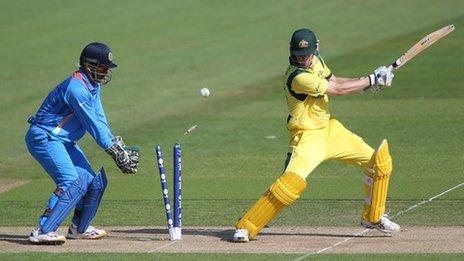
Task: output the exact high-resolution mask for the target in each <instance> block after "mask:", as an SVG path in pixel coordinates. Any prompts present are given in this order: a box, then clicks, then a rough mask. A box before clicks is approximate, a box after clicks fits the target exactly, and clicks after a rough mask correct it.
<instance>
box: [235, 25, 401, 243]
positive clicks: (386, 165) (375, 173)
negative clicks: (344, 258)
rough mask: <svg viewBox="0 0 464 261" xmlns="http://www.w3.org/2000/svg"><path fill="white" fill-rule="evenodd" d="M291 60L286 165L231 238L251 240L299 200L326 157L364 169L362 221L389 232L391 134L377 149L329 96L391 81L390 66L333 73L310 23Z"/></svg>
mask: <svg viewBox="0 0 464 261" xmlns="http://www.w3.org/2000/svg"><path fill="white" fill-rule="evenodd" d="M289 62H290V64H289V66H288V68H287V71H286V72H285V77H284V90H285V95H286V98H287V105H288V111H289V115H288V117H287V128H288V130H289V152H288V154H287V160H286V162H285V170H284V173H283V174H282V176H280V177H279V178H278V179H277V180H276V181H275V182H274V183H273V184H272V185H271V186H270V187H269V189H268V190H267V191H266V192H265V193H264V194H263V195H262V196H261V198H259V199H258V201H257V202H256V203H255V204H254V205H253V206H252V207H251V208H250V209H249V210H248V212H246V213H245V215H244V216H243V217H242V218H241V219H240V220H239V221H238V222H237V223H236V225H235V226H236V228H237V230H236V231H235V234H234V237H233V240H234V241H235V242H248V241H249V240H250V239H255V238H256V236H257V234H258V233H259V232H260V231H261V229H262V228H263V227H264V226H266V225H267V224H268V223H269V222H270V221H271V220H272V219H273V218H275V217H276V216H277V215H278V214H279V213H280V212H281V211H282V210H283V209H284V208H285V207H287V206H289V205H291V204H293V203H295V201H296V200H297V199H298V198H299V197H300V196H301V194H302V193H303V191H304V190H305V189H306V186H307V182H306V177H308V175H309V174H310V173H311V172H312V171H313V170H314V169H315V168H316V167H317V166H318V165H319V164H320V163H321V162H323V161H325V160H337V161H340V162H343V163H347V164H353V165H356V166H360V167H362V168H363V169H364V175H365V177H364V192H365V198H364V209H363V211H362V215H361V225H362V226H363V227H365V228H369V229H372V228H375V229H378V230H380V231H382V232H385V233H393V232H397V231H399V230H400V226H399V225H397V224H396V223H394V222H393V221H391V220H390V219H389V218H388V216H387V215H386V214H385V203H386V198H387V190H388V181H389V178H390V175H391V172H392V158H391V156H390V154H389V149H388V143H387V140H383V141H382V142H381V144H380V146H379V147H378V148H377V149H376V150H374V149H373V148H372V147H370V146H369V145H367V144H366V143H365V142H364V141H363V139H362V138H361V137H359V136H357V135H356V134H354V133H353V132H351V131H349V130H348V129H346V128H345V127H344V126H343V125H342V124H341V123H340V122H339V121H338V120H336V119H335V118H333V117H331V115H330V112H329V96H344V95H348V94H352V93H359V92H362V91H366V90H370V91H372V92H379V91H381V90H383V89H384V88H386V87H388V86H390V85H391V83H392V80H393V77H394V75H393V73H392V71H391V70H390V69H389V68H387V67H385V66H381V67H379V68H377V69H376V70H375V71H374V72H373V73H372V74H369V75H368V76H366V77H362V78H359V79H358V78H342V77H336V76H335V75H333V74H332V72H331V71H330V69H329V67H328V66H327V64H325V62H324V60H323V59H322V57H321V56H320V54H319V41H318V39H317V38H316V35H315V34H314V33H313V32H312V31H311V30H309V29H305V28H303V29H299V30H296V31H295V32H294V33H293V35H292V37H291V40H290V57H289Z"/></svg>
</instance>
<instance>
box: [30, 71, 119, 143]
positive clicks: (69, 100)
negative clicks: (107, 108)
mask: <svg viewBox="0 0 464 261" xmlns="http://www.w3.org/2000/svg"><path fill="white" fill-rule="evenodd" d="M28 122H29V123H31V124H32V125H34V126H36V127H38V128H34V126H32V128H31V131H32V132H33V133H32V134H33V136H34V137H35V138H37V139H40V138H43V137H44V136H46V135H47V134H48V135H50V136H51V137H53V138H57V139H59V140H62V141H64V142H74V141H77V140H79V139H80V138H82V136H84V134H85V131H87V132H89V133H90V135H92V137H93V138H94V139H95V141H96V142H97V143H98V145H99V146H100V147H102V148H103V149H107V148H109V147H110V146H111V145H112V143H113V142H112V141H111V139H112V138H113V134H112V133H111V130H110V127H109V125H108V121H107V119H106V116H105V112H104V111H103V107H102V104H101V101H100V85H99V84H98V83H94V82H93V81H91V80H90V79H89V78H88V76H87V75H86V74H85V73H84V72H83V71H82V70H79V71H76V72H74V73H73V75H72V76H70V77H68V78H67V79H66V80H64V81H63V82H62V83H60V84H59V85H58V86H56V87H55V89H53V90H52V91H51V92H50V93H49V94H48V96H47V98H45V100H44V102H43V103H42V105H41V106H40V108H39V110H38V111H37V113H36V115H35V116H32V117H30V118H29V120H28Z"/></svg>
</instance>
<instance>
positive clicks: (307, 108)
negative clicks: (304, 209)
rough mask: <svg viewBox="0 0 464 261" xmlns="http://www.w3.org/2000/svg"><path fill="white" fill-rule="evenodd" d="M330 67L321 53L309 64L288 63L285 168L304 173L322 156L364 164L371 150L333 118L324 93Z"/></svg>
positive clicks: (318, 162)
mask: <svg viewBox="0 0 464 261" xmlns="http://www.w3.org/2000/svg"><path fill="white" fill-rule="evenodd" d="M331 76H332V73H331V71H330V69H329V68H328V67H327V65H326V64H325V63H324V61H323V60H322V58H321V57H320V56H314V57H313V59H312V63H311V66H310V68H308V69H304V68H299V67H296V66H293V65H290V66H289V67H288V69H287V71H286V72H285V78H284V84H285V94H286V98H287V105H288V110H289V115H288V118H287V127H288V130H289V153H288V158H287V162H286V169H285V171H286V172H293V173H295V174H297V175H298V176H300V177H302V178H303V179H306V177H307V176H308V175H309V174H310V173H311V172H312V171H313V170H314V169H315V168H316V167H317V166H318V165H319V164H320V163H321V162H323V161H324V160H328V159H335V160H339V161H342V162H344V163H349V164H355V165H358V166H366V165H367V164H368V162H369V160H370V159H371V157H372V154H373V153H374V150H373V149H372V148H371V147H370V146H369V145H367V144H366V143H365V142H364V141H363V139H362V138H361V137H359V136H357V135H356V134H354V133H352V132H351V131H349V130H348V129H346V128H345V127H344V126H343V125H342V124H341V123H340V122H339V121H337V120H336V119H333V118H332V117H331V115H330V112H329V97H328V96H327V94H326V91H327V88H328V86H329V82H328V80H329V78H330V77H331Z"/></svg>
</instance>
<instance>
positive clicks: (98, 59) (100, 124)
mask: <svg viewBox="0 0 464 261" xmlns="http://www.w3.org/2000/svg"><path fill="white" fill-rule="evenodd" d="M116 66H117V65H116V64H114V63H113V57H112V53H111V50H110V48H109V47H108V46H106V45H105V44H103V43H97V42H94V43H90V44H88V45H87V46H86V47H85V48H84V49H83V51H82V53H81V56H80V68H79V70H77V71H75V72H74V73H73V74H72V75H71V76H70V77H67V78H66V79H65V80H64V81H63V82H61V83H60V84H58V85H57V86H56V87H55V88H54V89H53V90H52V91H51V92H50V93H49V94H48V96H47V97H46V98H45V100H44V102H43V103H42V105H41V106H40V108H39V110H38V111H37V113H36V114H35V115H34V116H31V117H30V118H29V120H28V122H29V123H30V128H29V131H28V132H27V134H26V138H25V141H26V144H27V148H28V149H29V152H30V153H31V154H32V156H34V158H35V159H36V160H37V161H38V162H39V163H40V165H41V166H42V167H43V168H44V169H45V171H46V172H47V173H48V175H49V176H50V178H52V180H53V181H54V182H55V184H56V189H55V191H54V192H53V193H52V195H51V197H50V199H49V200H48V203H47V206H46V208H45V211H44V213H43V214H42V215H41V216H40V218H39V224H38V227H37V228H34V229H33V230H32V232H31V235H30V237H29V241H30V242H31V243H35V244H62V243H64V242H65V241H66V238H65V237H64V236H62V235H58V234H57V233H56V230H57V229H58V227H59V226H60V224H61V223H62V222H63V220H64V219H65V218H66V217H67V215H68V214H69V213H70V212H71V210H74V216H73V218H72V224H71V225H70V226H69V230H68V234H67V237H68V238H74V239H98V238H102V237H105V236H106V235H107V233H106V231H105V230H103V229H98V228H95V227H92V226H90V224H91V222H92V220H93V218H94V217H95V214H96V213H97V209H98V206H99V204H100V201H101V198H102V196H103V192H104V190H105V188H106V185H107V179H106V175H105V171H104V169H103V168H101V170H100V171H99V172H98V173H95V172H94V171H93V170H92V168H91V167H90V164H89V161H88V160H87V158H86V156H85V155H84V153H83V151H82V150H81V149H80V147H79V145H78V144H77V143H76V142H77V141H78V140H80V139H81V138H82V136H84V134H85V133H86V132H88V133H89V134H90V135H91V136H92V137H93V139H94V140H95V141H96V142H97V144H98V145H99V146H100V147H101V148H102V149H104V150H105V151H106V152H107V153H108V154H109V155H111V157H112V158H113V159H114V161H115V162H116V164H117V166H118V167H119V168H120V169H121V170H122V172H124V173H128V174H135V173H136V172H137V166H138V162H139V155H138V150H137V149H135V148H134V149H129V148H127V147H126V146H125V145H124V142H123V140H122V139H121V137H119V136H113V134H112V133H111V130H110V126H109V124H108V121H107V119H106V116H105V112H104V110H103V106H102V104H101V101H100V91H101V86H102V85H104V84H106V83H108V82H109V81H110V80H111V73H112V71H111V69H112V68H115V67H116Z"/></svg>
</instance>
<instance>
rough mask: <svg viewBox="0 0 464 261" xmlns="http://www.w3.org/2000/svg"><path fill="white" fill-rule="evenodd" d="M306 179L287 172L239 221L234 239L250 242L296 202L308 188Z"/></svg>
mask: <svg viewBox="0 0 464 261" xmlns="http://www.w3.org/2000/svg"><path fill="white" fill-rule="evenodd" d="M306 184H307V183H306V180H304V179H303V178H301V177H300V176H298V175H296V174H295V173H293V172H285V173H284V174H283V175H282V176H281V177H279V178H278V179H277V180H276V181H275V182H274V183H273V184H272V185H271V187H270V188H269V189H268V190H267V191H266V192H265V193H264V194H263V195H262V196H261V198H259V199H258V201H257V202H256V203H255V204H254V205H253V206H252V207H251V208H250V209H249V210H248V212H247V213H246V214H245V215H244V216H243V217H242V218H241V219H240V220H239V221H238V222H237V224H236V225H235V227H236V228H237V231H236V233H235V234H234V241H236V242H248V240H249V239H253V238H255V237H256V235H257V234H258V233H259V232H260V231H261V229H263V227H264V226H265V225H267V224H268V223H269V222H270V221H271V220H272V219H273V218H275V217H276V216H277V215H278V214H279V213H280V212H281V211H282V210H283V209H284V208H285V207H287V206H289V205H291V204H293V203H295V201H296V200H297V199H298V198H299V197H300V195H301V194H302V193H303V191H304V190H305V188H306Z"/></svg>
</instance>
